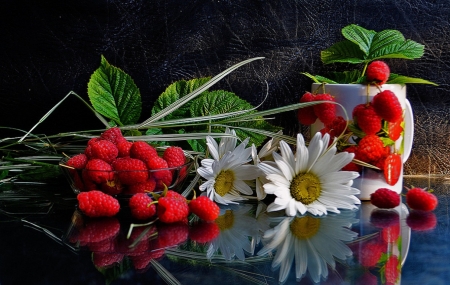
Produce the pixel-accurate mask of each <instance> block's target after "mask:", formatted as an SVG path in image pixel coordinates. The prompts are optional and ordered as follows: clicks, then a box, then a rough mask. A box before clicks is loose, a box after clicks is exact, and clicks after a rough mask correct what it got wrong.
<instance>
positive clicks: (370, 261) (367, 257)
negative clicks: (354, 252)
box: [359, 240, 386, 267]
mask: <svg viewBox="0 0 450 285" xmlns="http://www.w3.org/2000/svg"><path fill="white" fill-rule="evenodd" d="M384 250H386V245H385V244H383V243H382V242H379V241H377V240H373V241H369V242H367V243H364V244H362V248H361V251H360V252H359V262H360V263H361V265H362V266H364V267H374V266H375V265H377V263H378V261H379V260H380V258H381V255H382V254H383V251H384Z"/></svg>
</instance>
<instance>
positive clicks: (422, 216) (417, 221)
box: [406, 210, 437, 231]
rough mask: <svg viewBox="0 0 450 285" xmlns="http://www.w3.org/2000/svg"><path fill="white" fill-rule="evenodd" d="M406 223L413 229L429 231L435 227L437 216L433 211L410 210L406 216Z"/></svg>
mask: <svg viewBox="0 0 450 285" xmlns="http://www.w3.org/2000/svg"><path fill="white" fill-rule="evenodd" d="M406 224H407V225H408V226H409V227H410V228H411V229H412V230H413V231H429V230H432V229H434V228H435V227H436V224H437V218H436V215H435V214H434V213H433V212H425V211H418V210H412V211H411V212H410V213H409V215H408V217H407V218H406Z"/></svg>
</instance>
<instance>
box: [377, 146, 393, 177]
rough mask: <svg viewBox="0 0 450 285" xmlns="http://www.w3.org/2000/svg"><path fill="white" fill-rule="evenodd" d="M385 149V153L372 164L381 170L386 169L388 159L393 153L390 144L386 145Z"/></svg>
mask: <svg viewBox="0 0 450 285" xmlns="http://www.w3.org/2000/svg"><path fill="white" fill-rule="evenodd" d="M384 150H385V152H384V153H383V155H382V156H381V157H380V158H379V159H377V160H376V161H373V162H372V165H373V166H376V167H378V168H379V169H380V170H381V171H383V170H384V169H385V165H386V159H387V158H388V156H389V155H390V154H391V148H390V147H389V146H385V147H384ZM394 184H395V183H394Z"/></svg>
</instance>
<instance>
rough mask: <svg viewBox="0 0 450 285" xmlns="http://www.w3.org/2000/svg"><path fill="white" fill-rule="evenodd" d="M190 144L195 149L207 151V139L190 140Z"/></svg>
mask: <svg viewBox="0 0 450 285" xmlns="http://www.w3.org/2000/svg"><path fill="white" fill-rule="evenodd" d="M187 142H188V144H189V145H190V146H191V148H192V150H193V151H197V152H201V153H205V152H206V148H207V147H206V140H203V139H202V140H188V141H187Z"/></svg>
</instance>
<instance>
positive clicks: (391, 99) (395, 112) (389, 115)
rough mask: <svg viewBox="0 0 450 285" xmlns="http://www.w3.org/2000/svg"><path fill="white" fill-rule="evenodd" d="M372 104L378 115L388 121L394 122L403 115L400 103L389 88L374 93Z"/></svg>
mask: <svg viewBox="0 0 450 285" xmlns="http://www.w3.org/2000/svg"><path fill="white" fill-rule="evenodd" d="M372 105H373V108H374V109H375V112H377V114H378V116H380V117H381V118H383V119H384V120H386V121H388V122H396V121H398V120H401V119H402V117H403V109H402V105H401V104H400V101H399V100H398V98H397V96H395V94H394V92H392V91H391V90H384V91H382V92H380V93H378V94H377V95H375V96H374V97H373V99H372Z"/></svg>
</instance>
